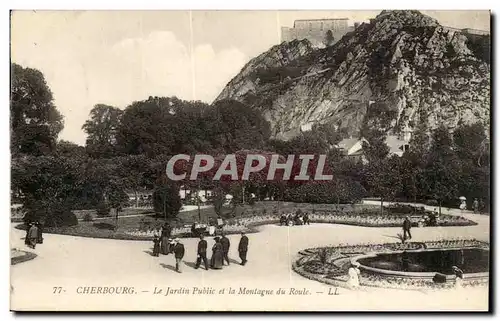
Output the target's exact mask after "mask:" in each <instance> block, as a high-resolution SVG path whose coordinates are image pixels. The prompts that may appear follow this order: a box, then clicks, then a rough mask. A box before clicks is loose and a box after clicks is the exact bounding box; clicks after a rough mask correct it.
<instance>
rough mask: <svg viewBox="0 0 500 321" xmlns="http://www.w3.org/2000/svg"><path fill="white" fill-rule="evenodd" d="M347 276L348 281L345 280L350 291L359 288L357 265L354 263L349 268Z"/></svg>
mask: <svg viewBox="0 0 500 321" xmlns="http://www.w3.org/2000/svg"><path fill="white" fill-rule="evenodd" d="M347 274H348V275H349V279H348V280H347V285H348V286H349V287H350V288H351V289H356V288H358V287H359V275H360V274H361V272H360V271H359V263H358V262H355V263H353V264H352V265H351V267H350V268H349V270H348V272H347Z"/></svg>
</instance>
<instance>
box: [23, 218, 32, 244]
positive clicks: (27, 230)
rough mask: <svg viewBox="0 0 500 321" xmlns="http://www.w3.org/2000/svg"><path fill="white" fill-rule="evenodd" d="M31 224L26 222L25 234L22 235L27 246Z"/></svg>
mask: <svg viewBox="0 0 500 321" xmlns="http://www.w3.org/2000/svg"><path fill="white" fill-rule="evenodd" d="M31 225H32V223H31V222H29V223H27V224H26V236H25V237H24V244H26V245H28V246H29V245H30V238H29V235H30V229H31Z"/></svg>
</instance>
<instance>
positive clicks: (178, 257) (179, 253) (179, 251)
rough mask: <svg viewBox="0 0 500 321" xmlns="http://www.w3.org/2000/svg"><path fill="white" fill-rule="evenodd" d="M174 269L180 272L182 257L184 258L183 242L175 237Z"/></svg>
mask: <svg viewBox="0 0 500 321" xmlns="http://www.w3.org/2000/svg"><path fill="white" fill-rule="evenodd" d="M174 243H175V245H174V255H175V270H176V271H177V272H179V273H181V264H182V259H183V258H184V244H182V243H181V241H180V240H179V239H178V238H176V239H175V240H174Z"/></svg>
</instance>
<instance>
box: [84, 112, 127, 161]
mask: <svg viewBox="0 0 500 321" xmlns="http://www.w3.org/2000/svg"><path fill="white" fill-rule="evenodd" d="M122 115H123V111H122V110H121V109H119V108H116V107H112V106H108V105H103V104H98V105H95V106H94V108H92V110H91V111H90V119H89V120H87V121H86V122H85V124H84V125H83V126H82V129H83V130H84V131H85V133H86V134H87V142H86V145H87V146H86V147H87V151H88V153H89V154H90V155H91V156H92V157H95V158H100V157H102V158H108V157H113V156H115V155H116V152H117V150H116V144H117V140H116V138H117V134H118V128H119V127H120V122H121V117H122Z"/></svg>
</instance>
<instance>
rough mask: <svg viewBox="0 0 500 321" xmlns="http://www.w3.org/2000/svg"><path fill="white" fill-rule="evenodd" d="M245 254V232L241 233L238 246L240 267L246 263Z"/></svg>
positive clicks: (246, 249)
mask: <svg viewBox="0 0 500 321" xmlns="http://www.w3.org/2000/svg"><path fill="white" fill-rule="evenodd" d="M247 252H248V237H247V236H246V235H245V232H241V239H240V243H239V244H238V253H239V254H240V259H241V265H245V264H246V263H247Z"/></svg>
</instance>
